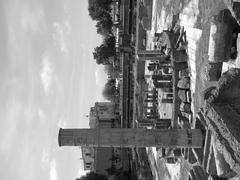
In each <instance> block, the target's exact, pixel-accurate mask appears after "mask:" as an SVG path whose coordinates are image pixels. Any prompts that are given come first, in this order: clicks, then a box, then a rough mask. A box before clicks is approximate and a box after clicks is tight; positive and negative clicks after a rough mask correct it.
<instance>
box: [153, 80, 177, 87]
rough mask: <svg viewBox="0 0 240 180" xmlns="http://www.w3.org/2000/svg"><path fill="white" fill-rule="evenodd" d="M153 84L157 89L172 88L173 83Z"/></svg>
mask: <svg viewBox="0 0 240 180" xmlns="http://www.w3.org/2000/svg"><path fill="white" fill-rule="evenodd" d="M153 84H154V86H155V88H171V87H172V86H173V85H172V82H158V81H153Z"/></svg>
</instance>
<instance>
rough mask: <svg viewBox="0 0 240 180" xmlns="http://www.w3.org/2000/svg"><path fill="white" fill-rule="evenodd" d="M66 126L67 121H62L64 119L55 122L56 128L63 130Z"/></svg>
mask: <svg viewBox="0 0 240 180" xmlns="http://www.w3.org/2000/svg"><path fill="white" fill-rule="evenodd" d="M66 125H67V121H66V120H64V119H60V120H59V121H58V122H57V126H58V127H59V128H65V127H66Z"/></svg>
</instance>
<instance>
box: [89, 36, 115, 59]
mask: <svg viewBox="0 0 240 180" xmlns="http://www.w3.org/2000/svg"><path fill="white" fill-rule="evenodd" d="M115 55H116V48H115V38H114V37H107V38H106V39H105V40H104V42H103V44H101V45H100V46H98V47H96V48H94V52H93V58H94V59H95V60H96V62H97V64H110V62H109V61H108V58H109V57H112V56H115Z"/></svg>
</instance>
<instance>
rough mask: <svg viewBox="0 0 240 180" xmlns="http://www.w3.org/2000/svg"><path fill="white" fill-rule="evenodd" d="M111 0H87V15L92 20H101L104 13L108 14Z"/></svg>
mask: <svg viewBox="0 0 240 180" xmlns="http://www.w3.org/2000/svg"><path fill="white" fill-rule="evenodd" d="M110 5H111V0H101V1H99V0H88V11H89V15H90V17H91V18H92V19H93V20H101V19H102V18H104V15H106V14H107V13H108V14H109V13H110V11H111V8H110Z"/></svg>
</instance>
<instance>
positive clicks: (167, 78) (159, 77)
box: [152, 75, 172, 81]
mask: <svg viewBox="0 0 240 180" xmlns="http://www.w3.org/2000/svg"><path fill="white" fill-rule="evenodd" d="M152 79H153V80H157V81H170V80H172V75H152Z"/></svg>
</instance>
